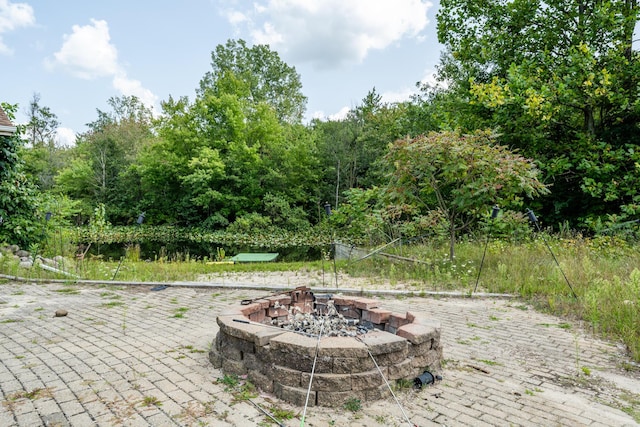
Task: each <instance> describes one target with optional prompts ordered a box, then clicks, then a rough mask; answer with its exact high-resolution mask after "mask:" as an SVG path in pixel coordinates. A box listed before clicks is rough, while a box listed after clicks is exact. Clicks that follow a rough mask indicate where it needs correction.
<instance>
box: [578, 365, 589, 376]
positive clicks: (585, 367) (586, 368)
mask: <svg viewBox="0 0 640 427" xmlns="http://www.w3.org/2000/svg"><path fill="white" fill-rule="evenodd" d="M580 369H581V370H582V373H583V374H585V375H586V376H590V375H591V369H589V368H588V367H587V366H582V367H581V368H580Z"/></svg>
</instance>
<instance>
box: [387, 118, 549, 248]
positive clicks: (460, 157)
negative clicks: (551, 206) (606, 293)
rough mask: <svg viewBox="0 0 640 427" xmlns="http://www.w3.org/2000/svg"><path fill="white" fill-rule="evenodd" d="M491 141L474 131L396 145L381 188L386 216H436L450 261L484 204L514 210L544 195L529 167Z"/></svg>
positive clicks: (527, 162) (532, 166) (533, 168)
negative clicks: (442, 225)
mask: <svg viewBox="0 0 640 427" xmlns="http://www.w3.org/2000/svg"><path fill="white" fill-rule="evenodd" d="M495 139H496V135H494V134H492V133H491V132H489V131H476V132H474V133H473V134H469V135H462V134H460V133H458V132H440V133H430V134H429V135H427V136H419V137H416V138H406V139H400V140H398V141H396V142H395V143H394V144H393V146H392V147H391V149H390V151H389V154H388V155H387V157H386V160H387V162H388V163H389V164H390V165H393V172H392V174H391V177H390V178H391V179H390V183H389V186H388V187H387V190H386V197H387V206H388V208H387V215H388V217H389V218H391V219H393V220H396V221H403V220H404V221H406V220H409V221H410V220H413V219H415V218H417V217H420V216H424V215H433V213H435V214H436V215H437V216H441V217H442V218H444V220H445V221H446V223H447V227H448V229H449V237H450V242H451V245H450V256H451V257H452V258H453V255H454V244H455V238H456V237H455V236H456V233H457V232H459V231H461V230H464V229H466V228H467V227H468V226H469V225H470V224H471V223H472V222H473V221H475V220H477V218H478V216H479V214H480V213H481V212H482V211H483V210H486V209H487V207H488V206H491V205H493V204H500V205H505V206H512V207H514V206H520V205H521V204H522V202H523V196H528V197H534V196H537V195H540V194H545V193H547V192H548V189H547V188H546V187H545V186H544V184H542V183H541V182H540V181H539V180H538V175H539V170H538V169H537V167H536V166H535V164H534V163H533V162H532V161H531V160H530V159H526V158H524V157H522V156H521V155H519V154H516V153H514V152H512V151H511V150H509V149H508V148H507V147H505V146H503V145H499V144H496V143H495Z"/></svg>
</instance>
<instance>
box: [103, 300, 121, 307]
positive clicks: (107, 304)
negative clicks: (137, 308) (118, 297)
mask: <svg viewBox="0 0 640 427" xmlns="http://www.w3.org/2000/svg"><path fill="white" fill-rule="evenodd" d="M101 305H102V307H106V308H113V307H120V306H123V305H124V302H122V301H109V302H103V303H102V304H101Z"/></svg>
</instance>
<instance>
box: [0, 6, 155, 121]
mask: <svg viewBox="0 0 640 427" xmlns="http://www.w3.org/2000/svg"><path fill="white" fill-rule="evenodd" d="M0 1H2V0H0ZM63 39H64V42H63V44H62V47H61V48H60V50H59V51H57V52H56V53H54V54H53V59H52V60H51V59H49V60H47V61H46V62H45V64H46V65H47V66H48V67H49V68H50V69H55V68H62V69H64V70H65V71H67V72H68V73H70V74H71V75H73V76H75V77H78V78H81V79H86V80H94V79H97V78H101V77H111V78H112V85H113V88H114V89H116V90H117V91H118V92H119V93H120V94H122V95H125V96H136V97H138V99H140V101H141V102H142V103H143V104H145V105H146V106H148V107H149V108H151V109H155V106H156V102H157V101H158V97H157V96H156V95H154V94H153V92H151V91H150V90H149V89H146V88H145V87H143V86H142V83H141V82H140V81H139V80H135V79H131V78H129V77H128V76H127V74H126V72H125V70H124V67H123V66H122V65H121V64H120V62H119V61H118V49H117V48H116V46H115V45H114V44H112V43H111V36H110V34H109V25H108V24H107V22H106V21H103V20H95V19H92V20H91V24H90V25H84V26H80V25H74V26H73V27H72V33H71V35H64V37H63Z"/></svg>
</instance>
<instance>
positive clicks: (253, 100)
mask: <svg viewBox="0 0 640 427" xmlns="http://www.w3.org/2000/svg"><path fill="white" fill-rule="evenodd" d="M211 67H212V70H211V71H209V72H207V73H206V74H205V75H204V77H203V78H202V80H201V81H200V89H199V91H198V95H199V96H200V97H202V96H203V95H204V94H205V93H206V92H207V91H211V90H212V91H213V93H215V94H216V95H218V96H219V95H222V94H224V93H231V94H235V95H237V96H238V97H239V98H241V99H245V100H247V101H249V103H250V104H258V103H261V102H265V103H266V104H267V105H270V106H271V107H272V108H273V109H274V110H275V113H276V117H277V118H278V120H279V121H281V122H287V123H300V122H301V120H302V117H303V115H304V112H305V109H306V103H307V98H306V97H305V96H304V95H303V94H302V92H301V90H302V83H301V81H300V75H299V74H298V73H297V72H296V69H295V68H294V67H291V66H289V65H287V64H286V63H285V62H283V61H282V60H281V59H280V57H279V55H278V53H277V52H275V51H272V50H270V49H269V46H268V45H254V46H252V47H248V46H247V43H246V42H245V41H244V40H228V41H227V43H226V44H225V45H218V46H217V47H216V50H215V51H214V52H211Z"/></svg>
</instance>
